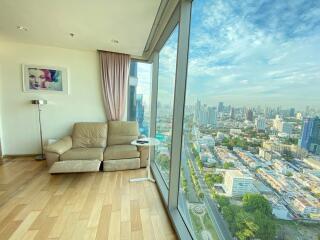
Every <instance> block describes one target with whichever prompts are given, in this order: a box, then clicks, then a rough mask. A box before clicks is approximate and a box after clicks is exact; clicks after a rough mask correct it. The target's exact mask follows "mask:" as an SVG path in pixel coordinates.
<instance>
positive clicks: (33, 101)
mask: <svg viewBox="0 0 320 240" xmlns="http://www.w3.org/2000/svg"><path fill="white" fill-rule="evenodd" d="M31 104H35V105H37V106H38V113H39V127H40V141H41V155H39V156H36V158H35V159H36V160H38V161H40V160H45V159H46V156H45V155H44V151H43V139H42V126H41V107H40V106H41V105H46V104H47V100H41V99H36V100H31Z"/></svg>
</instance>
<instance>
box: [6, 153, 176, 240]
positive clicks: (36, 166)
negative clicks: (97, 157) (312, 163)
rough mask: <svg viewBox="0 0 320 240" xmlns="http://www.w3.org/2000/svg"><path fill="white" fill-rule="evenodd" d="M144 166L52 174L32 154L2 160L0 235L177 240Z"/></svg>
mask: <svg viewBox="0 0 320 240" xmlns="http://www.w3.org/2000/svg"><path fill="white" fill-rule="evenodd" d="M144 174H145V170H142V169H140V170H133V171H122V172H108V173H105V172H99V173H77V174H60V175H50V174H48V173H47V168H46V165H45V162H37V161H34V160H33V159H32V158H15V159H10V160H9V159H5V160H3V161H2V163H0V239H1V240H4V239H18V240H24V239H41V240H42V239H68V240H69V239H77V240H78V239H79V240H80V239H104V240H105V239H110V240H118V239H119V240H122V239H137V240H149V239H150V240H153V239H156V240H158V239H159V240H160V239H165V240H167V239H169V240H170V239H177V238H176V235H175V233H174V231H173V229H172V227H171V224H170V220H169V219H168V217H167V215H166V212H165V209H164V206H163V205H162V202H161V199H160V195H159V192H158V190H157V187H156V185H155V184H154V183H149V182H145V183H129V179H130V178H132V177H141V176H143V175H144Z"/></svg>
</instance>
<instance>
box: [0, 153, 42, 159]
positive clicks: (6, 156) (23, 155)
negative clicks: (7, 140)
mask: <svg viewBox="0 0 320 240" xmlns="http://www.w3.org/2000/svg"><path fill="white" fill-rule="evenodd" d="M38 155H40V153H39V154H9V155H3V156H2V158H22V157H35V156H38Z"/></svg>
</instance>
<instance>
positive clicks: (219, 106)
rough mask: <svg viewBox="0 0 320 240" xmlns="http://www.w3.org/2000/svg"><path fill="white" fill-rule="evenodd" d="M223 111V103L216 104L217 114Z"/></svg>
mask: <svg viewBox="0 0 320 240" xmlns="http://www.w3.org/2000/svg"><path fill="white" fill-rule="evenodd" d="M223 110H224V106H223V102H219V103H218V112H223Z"/></svg>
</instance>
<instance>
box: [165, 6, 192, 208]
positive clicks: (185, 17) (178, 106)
mask: <svg viewBox="0 0 320 240" xmlns="http://www.w3.org/2000/svg"><path fill="white" fill-rule="evenodd" d="M190 18H191V0H183V1H182V2H181V6H180V20H179V38H178V51H177V67H176V79H175V88H174V103H173V123H172V145H171V146H172V149H171V162H170V181H169V199H168V204H169V206H168V207H169V209H177V207H178V194H179V177H180V165H181V150H182V136H183V117H184V106H185V93H186V83H187V71H188V50H189V33H190Z"/></svg>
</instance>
